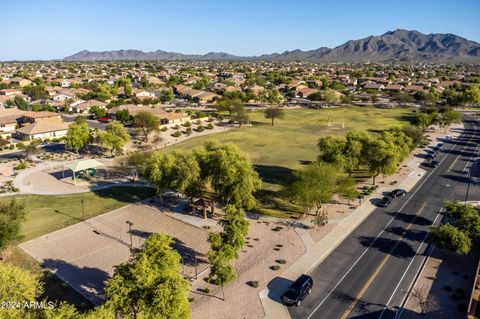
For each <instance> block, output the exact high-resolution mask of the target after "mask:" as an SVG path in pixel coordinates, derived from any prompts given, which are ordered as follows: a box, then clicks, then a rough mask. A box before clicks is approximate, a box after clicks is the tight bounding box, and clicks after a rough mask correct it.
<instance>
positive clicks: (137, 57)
mask: <svg viewBox="0 0 480 319" xmlns="http://www.w3.org/2000/svg"><path fill="white" fill-rule="evenodd" d="M238 58H239V57H236V56H234V55H231V54H228V53H224V52H209V53H207V54H205V55H199V54H191V55H187V54H182V53H176V52H167V51H162V50H157V51H153V52H143V51H140V50H118V51H103V52H93V51H88V50H83V51H80V52H78V53H75V54H73V55H70V56H67V57H66V58H64V60H66V61H118V60H134V61H147V60H230V59H238Z"/></svg>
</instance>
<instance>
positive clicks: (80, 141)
mask: <svg viewBox="0 0 480 319" xmlns="http://www.w3.org/2000/svg"><path fill="white" fill-rule="evenodd" d="M90 139H91V136H90V130H89V128H88V124H87V122H86V121H85V119H83V120H80V117H77V119H76V121H75V123H72V124H70V126H69V127H68V131H67V137H66V139H65V146H66V147H67V148H68V149H71V150H75V152H77V154H78V152H79V151H80V150H81V149H83V148H84V147H85V146H87V145H88V142H89V141H90Z"/></svg>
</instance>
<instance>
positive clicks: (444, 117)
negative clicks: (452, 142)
mask: <svg viewBox="0 0 480 319" xmlns="http://www.w3.org/2000/svg"><path fill="white" fill-rule="evenodd" d="M439 117H440V118H439V123H440V126H441V127H444V128H445V129H448V127H449V126H450V125H452V124H454V123H462V120H463V116H462V113H461V112H459V111H455V110H453V109H451V108H448V109H446V110H445V111H443V113H440V115H439Z"/></svg>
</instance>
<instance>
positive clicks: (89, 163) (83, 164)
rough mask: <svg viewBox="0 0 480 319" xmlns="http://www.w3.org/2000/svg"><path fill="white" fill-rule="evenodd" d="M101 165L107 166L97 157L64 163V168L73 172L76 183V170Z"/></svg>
mask: <svg viewBox="0 0 480 319" xmlns="http://www.w3.org/2000/svg"><path fill="white" fill-rule="evenodd" d="M100 166H105V164H103V163H101V162H99V161H97V160H95V159H86V160H81V161H76V162H72V163H68V164H64V165H63V167H64V170H65V168H67V169H69V170H71V171H72V172H73V179H74V180H75V183H76V178H75V173H76V172H80V171H85V170H87V169H92V168H97V167H100Z"/></svg>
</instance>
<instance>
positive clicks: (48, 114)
mask: <svg viewBox="0 0 480 319" xmlns="http://www.w3.org/2000/svg"><path fill="white" fill-rule="evenodd" d="M22 115H23V116H24V117H30V118H35V119H39V118H44V117H54V116H61V114H59V113H55V112H48V111H41V112H33V111H30V112H25V113H23V114H22Z"/></svg>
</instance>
